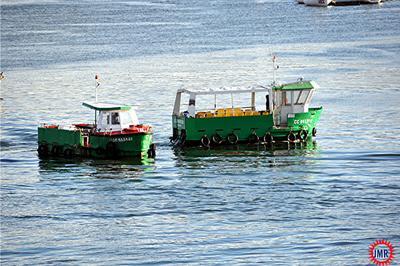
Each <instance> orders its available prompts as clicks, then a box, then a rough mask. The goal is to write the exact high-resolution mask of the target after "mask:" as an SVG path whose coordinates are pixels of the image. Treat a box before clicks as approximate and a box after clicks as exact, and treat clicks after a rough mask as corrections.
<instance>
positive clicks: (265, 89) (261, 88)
mask: <svg viewBox="0 0 400 266" xmlns="http://www.w3.org/2000/svg"><path fill="white" fill-rule="evenodd" d="M268 89H270V88H269V87H264V86H261V85H257V86H251V87H245V88H243V87H220V88H215V89H207V88H206V89H195V90H193V89H186V88H182V89H179V90H178V92H181V93H187V94H195V95H214V94H231V93H250V92H268Z"/></svg>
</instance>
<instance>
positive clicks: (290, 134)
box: [287, 131, 296, 143]
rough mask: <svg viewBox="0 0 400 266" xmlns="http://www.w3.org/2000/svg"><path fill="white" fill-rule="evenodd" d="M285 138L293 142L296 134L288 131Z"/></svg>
mask: <svg viewBox="0 0 400 266" xmlns="http://www.w3.org/2000/svg"><path fill="white" fill-rule="evenodd" d="M287 140H288V141H289V142H290V143H295V142H296V135H295V134H294V133H293V132H292V131H290V133H289V134H288V135H287Z"/></svg>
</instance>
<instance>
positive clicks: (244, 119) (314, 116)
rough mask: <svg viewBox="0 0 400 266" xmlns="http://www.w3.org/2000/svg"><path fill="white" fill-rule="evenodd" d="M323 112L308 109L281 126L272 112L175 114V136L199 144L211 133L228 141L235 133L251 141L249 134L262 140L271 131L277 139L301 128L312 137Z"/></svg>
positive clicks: (242, 138)
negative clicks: (248, 114)
mask: <svg viewBox="0 0 400 266" xmlns="http://www.w3.org/2000/svg"><path fill="white" fill-rule="evenodd" d="M321 112H322V107H318V108H309V111H308V112H306V113H297V114H295V116H294V117H293V118H288V121H287V124H286V125H284V126H283V125H281V126H280V127H278V126H275V125H274V119H273V115H272V114H269V115H255V116H231V117H210V118H192V117H191V118H188V117H184V116H175V115H173V116H172V127H173V139H175V140H178V139H182V137H183V135H184V138H185V141H184V143H185V144H196V143H199V142H200V141H201V139H202V138H203V137H204V136H207V138H209V139H212V136H214V135H216V134H218V135H219V136H220V137H221V138H222V140H223V141H225V142H227V141H226V140H227V137H228V135H230V134H232V133H233V134H235V135H236V136H237V138H238V141H237V142H239V143H248V142H249V137H250V135H254V134H256V135H257V137H259V138H260V141H262V139H263V136H265V135H266V134H267V133H270V134H271V135H272V136H273V138H274V140H287V138H288V135H289V134H290V133H293V134H294V135H295V136H296V137H297V134H298V133H299V132H300V131H306V132H307V136H312V135H313V129H315V128H316V126H317V123H318V121H319V118H320V114H321ZM314 133H315V132H314Z"/></svg>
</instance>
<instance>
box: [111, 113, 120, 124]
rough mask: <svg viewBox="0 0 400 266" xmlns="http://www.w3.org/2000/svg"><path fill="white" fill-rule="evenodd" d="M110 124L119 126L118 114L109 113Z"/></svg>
mask: <svg viewBox="0 0 400 266" xmlns="http://www.w3.org/2000/svg"><path fill="white" fill-rule="evenodd" d="M111 124H112V125H119V114H118V113H111Z"/></svg>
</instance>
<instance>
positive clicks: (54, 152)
mask: <svg viewBox="0 0 400 266" xmlns="http://www.w3.org/2000/svg"><path fill="white" fill-rule="evenodd" d="M61 152H62V147H61V146H58V145H53V147H52V148H51V154H52V155H58V154H60V153H61Z"/></svg>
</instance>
